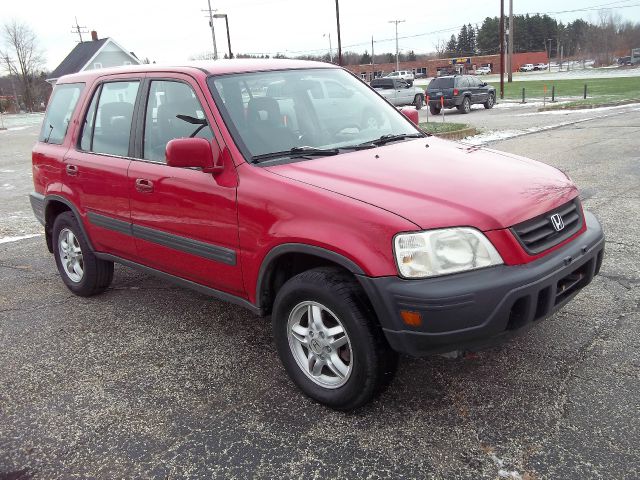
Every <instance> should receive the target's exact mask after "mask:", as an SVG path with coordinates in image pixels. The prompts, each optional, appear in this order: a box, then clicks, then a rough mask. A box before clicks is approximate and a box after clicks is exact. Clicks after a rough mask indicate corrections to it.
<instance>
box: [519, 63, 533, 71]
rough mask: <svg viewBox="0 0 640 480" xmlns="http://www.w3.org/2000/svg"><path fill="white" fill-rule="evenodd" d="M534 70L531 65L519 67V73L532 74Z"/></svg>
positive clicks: (526, 64)
mask: <svg viewBox="0 0 640 480" xmlns="http://www.w3.org/2000/svg"><path fill="white" fill-rule="evenodd" d="M534 69H535V67H534V66H533V63H525V64H524V65H522V66H521V67H520V71H521V72H533V70H534Z"/></svg>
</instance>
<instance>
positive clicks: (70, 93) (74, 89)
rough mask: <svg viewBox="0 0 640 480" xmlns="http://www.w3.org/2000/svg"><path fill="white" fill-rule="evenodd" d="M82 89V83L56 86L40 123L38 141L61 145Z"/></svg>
mask: <svg viewBox="0 0 640 480" xmlns="http://www.w3.org/2000/svg"><path fill="white" fill-rule="evenodd" d="M83 88H84V83H67V84H65V85H56V87H55V88H54V90H53V94H52V95H51V101H50V102H49V108H48V109H47V115H46V116H45V117H44V122H43V123H42V130H40V137H39V138H38V140H39V141H41V142H46V143H53V144H56V145H60V144H61V143H62V141H63V140H64V137H65V135H66V134H67V129H68V128H69V122H71V116H72V115H73V111H74V110H75V108H76V105H77V103H78V99H79V98H80V93H81V92H82V89H83Z"/></svg>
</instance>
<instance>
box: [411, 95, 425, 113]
mask: <svg viewBox="0 0 640 480" xmlns="http://www.w3.org/2000/svg"><path fill="white" fill-rule="evenodd" d="M423 103H424V100H423V99H422V95H416V98H414V99H413V104H414V105H415V106H416V110H421V109H422V105H423Z"/></svg>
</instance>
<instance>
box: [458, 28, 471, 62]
mask: <svg viewBox="0 0 640 480" xmlns="http://www.w3.org/2000/svg"><path fill="white" fill-rule="evenodd" d="M468 51H469V32H468V31H467V26H466V25H463V26H462V28H461V29H460V33H458V41H457V42H456V52H458V55H466V54H467V52H468Z"/></svg>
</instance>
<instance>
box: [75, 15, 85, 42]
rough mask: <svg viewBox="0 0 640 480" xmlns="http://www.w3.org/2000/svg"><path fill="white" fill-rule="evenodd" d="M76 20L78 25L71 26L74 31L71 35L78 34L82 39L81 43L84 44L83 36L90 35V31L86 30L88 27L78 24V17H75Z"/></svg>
mask: <svg viewBox="0 0 640 480" xmlns="http://www.w3.org/2000/svg"><path fill="white" fill-rule="evenodd" d="M75 19H76V24H75V25H71V28H72V29H73V30H71V33H77V34H78V36H79V37H80V43H82V34H83V33H89V31H88V30H85V28H87V27H81V26H80V25H79V24H78V17H75Z"/></svg>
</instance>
